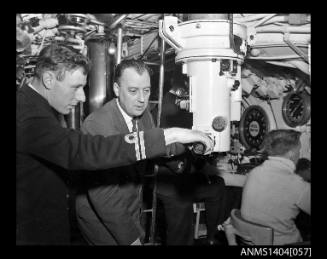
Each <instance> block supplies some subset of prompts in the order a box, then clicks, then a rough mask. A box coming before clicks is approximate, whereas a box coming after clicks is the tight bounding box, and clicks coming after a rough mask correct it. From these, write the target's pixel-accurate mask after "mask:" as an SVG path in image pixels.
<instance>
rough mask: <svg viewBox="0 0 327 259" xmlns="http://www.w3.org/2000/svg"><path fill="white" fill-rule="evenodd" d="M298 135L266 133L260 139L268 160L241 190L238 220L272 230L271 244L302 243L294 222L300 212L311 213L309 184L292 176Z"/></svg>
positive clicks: (255, 169)
mask: <svg viewBox="0 0 327 259" xmlns="http://www.w3.org/2000/svg"><path fill="white" fill-rule="evenodd" d="M300 135H301V133H300V132H298V131H295V130H291V129H278V130H272V131H270V132H269V133H268V134H267V136H266V138H265V140H264V149H265V151H266V152H267V154H268V159H267V160H266V161H265V162H264V163H263V164H261V165H260V166H258V167H256V168H254V169H252V170H251V171H250V173H249V175H248V177H247V180H246V182H245V185H244V188H243V193H242V203H241V215H242V217H243V218H244V219H246V220H248V221H252V222H255V223H259V224H262V225H266V226H270V227H271V228H273V230H274V243H273V244H274V245H284V244H291V243H299V242H302V241H303V239H302V237H301V234H300V231H299V230H298V228H297V227H296V224H295V222H294V220H295V218H296V216H297V215H298V214H299V212H300V211H301V210H302V211H304V212H306V213H307V214H309V215H310V214H311V184H310V183H308V182H306V181H304V180H303V178H302V177H300V176H299V175H297V174H296V173H295V165H296V163H297V161H298V159H299V156H300V149H301V143H300Z"/></svg>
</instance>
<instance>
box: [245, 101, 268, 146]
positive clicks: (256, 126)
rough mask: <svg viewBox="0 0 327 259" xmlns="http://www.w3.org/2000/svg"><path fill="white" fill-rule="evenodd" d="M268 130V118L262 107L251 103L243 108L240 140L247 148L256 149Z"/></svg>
mask: <svg viewBox="0 0 327 259" xmlns="http://www.w3.org/2000/svg"><path fill="white" fill-rule="evenodd" d="M268 130H269V120H268V116H267V114H266V112H265V111H264V109H263V108H262V107H260V106H258V105H253V106H250V107H248V108H246V109H245V111H244V112H243V114H242V118H241V121H240V129H239V131H240V140H241V142H242V144H243V145H244V146H245V147H246V148H247V149H256V150H258V149H259V148H260V146H261V144H262V142H263V140H264V137H265V135H266V133H267V132H268Z"/></svg>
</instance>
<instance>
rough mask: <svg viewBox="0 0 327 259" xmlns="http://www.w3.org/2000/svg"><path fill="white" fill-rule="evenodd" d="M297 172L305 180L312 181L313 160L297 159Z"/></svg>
mask: <svg viewBox="0 0 327 259" xmlns="http://www.w3.org/2000/svg"><path fill="white" fill-rule="evenodd" d="M295 172H296V173H297V174H298V175H299V176H301V177H302V178H303V179H304V180H305V181H307V182H309V183H311V161H310V160H309V159H307V158H304V157H302V158H300V159H299V161H297V164H296V169H295Z"/></svg>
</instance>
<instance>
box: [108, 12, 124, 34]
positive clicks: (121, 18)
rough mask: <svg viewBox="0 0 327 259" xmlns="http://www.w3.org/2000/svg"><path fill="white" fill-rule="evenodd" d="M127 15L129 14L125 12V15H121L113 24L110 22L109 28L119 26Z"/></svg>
mask: <svg viewBox="0 0 327 259" xmlns="http://www.w3.org/2000/svg"><path fill="white" fill-rule="evenodd" d="M127 16H128V14H123V15H121V16H119V17H118V18H117V19H116V20H115V21H114V22H113V23H112V24H110V26H109V30H113V29H115V28H116V27H117V25H118V24H120V23H121V22H122V21H123V20H124V19H125V18H126V17H127Z"/></svg>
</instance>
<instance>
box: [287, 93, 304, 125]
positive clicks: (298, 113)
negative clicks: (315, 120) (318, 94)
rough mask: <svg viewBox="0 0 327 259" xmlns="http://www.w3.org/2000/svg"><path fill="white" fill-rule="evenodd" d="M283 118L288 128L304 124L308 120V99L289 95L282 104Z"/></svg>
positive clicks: (295, 94)
mask: <svg viewBox="0 0 327 259" xmlns="http://www.w3.org/2000/svg"><path fill="white" fill-rule="evenodd" d="M282 109H283V118H284V121H285V122H286V124H287V125H288V126H290V127H296V126H300V125H303V124H305V123H306V122H307V121H308V120H309V119H310V97H309V96H305V95H303V94H298V93H291V94H289V95H288V96H286V97H285V99H284V102H283V108H282Z"/></svg>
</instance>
